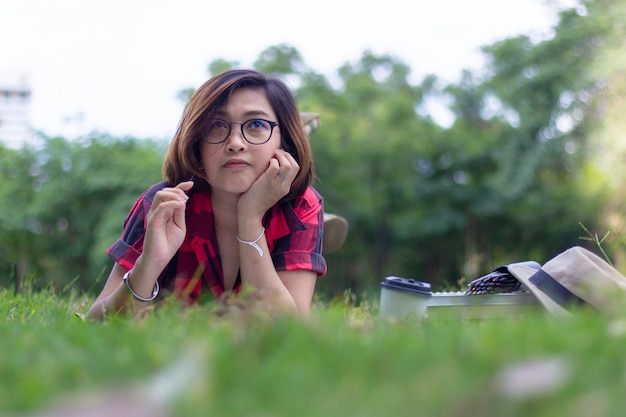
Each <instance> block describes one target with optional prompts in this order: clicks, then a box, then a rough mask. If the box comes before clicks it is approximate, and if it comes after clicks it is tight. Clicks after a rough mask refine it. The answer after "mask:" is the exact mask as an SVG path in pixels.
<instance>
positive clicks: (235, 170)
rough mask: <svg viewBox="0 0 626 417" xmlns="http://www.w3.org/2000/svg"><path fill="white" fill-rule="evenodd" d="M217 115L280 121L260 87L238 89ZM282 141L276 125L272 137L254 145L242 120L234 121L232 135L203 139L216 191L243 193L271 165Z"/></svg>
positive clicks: (230, 118)
mask: <svg viewBox="0 0 626 417" xmlns="http://www.w3.org/2000/svg"><path fill="white" fill-rule="evenodd" d="M215 117H217V118H219V119H222V120H223V121H225V122H227V123H231V122H245V121H247V120H250V119H265V120H269V121H272V122H278V120H277V118H276V114H275V113H274V109H273V108H272V106H271V105H270V103H269V101H268V100H267V97H266V95H265V91H264V90H262V89H260V88H241V89H238V90H236V91H235V92H234V93H233V94H232V95H231V96H230V99H229V101H228V102H227V103H226V106H224V108H223V109H220V110H219V111H218V112H217V113H216V115H215ZM280 144H281V133H280V128H279V127H278V126H276V127H274V129H273V131H272V136H271V137H270V139H269V140H268V141H267V142H265V143H263V144H261V145H253V144H251V143H250V142H248V141H246V140H245V139H244V138H243V136H242V134H241V124H240V123H232V124H231V132H230V136H229V137H228V138H227V139H226V140H225V141H224V142H222V143H218V144H212V143H207V142H205V141H202V142H201V145H200V146H201V147H200V152H201V155H202V166H203V168H204V173H205V176H206V180H207V182H208V183H209V184H210V185H211V189H212V190H213V192H215V191H223V192H227V193H233V194H242V193H244V192H246V191H247V190H248V188H250V186H251V185H252V184H253V183H254V181H256V179H257V178H258V177H259V176H260V175H261V174H262V173H263V172H265V170H266V169H267V168H268V166H269V161H270V159H271V158H272V157H273V156H274V153H275V152H276V150H277V149H278V148H280Z"/></svg>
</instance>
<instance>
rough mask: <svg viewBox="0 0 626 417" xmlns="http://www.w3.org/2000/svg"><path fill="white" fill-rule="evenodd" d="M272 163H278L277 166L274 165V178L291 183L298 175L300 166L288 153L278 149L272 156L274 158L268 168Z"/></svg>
mask: <svg viewBox="0 0 626 417" xmlns="http://www.w3.org/2000/svg"><path fill="white" fill-rule="evenodd" d="M274 161H276V162H278V164H277V165H274V166H275V167H276V168H277V170H276V177H277V178H278V179H280V180H289V181H290V182H291V181H293V179H294V178H295V177H296V175H298V171H299V170H300V166H299V165H298V163H297V162H296V160H295V158H294V157H293V156H292V155H291V154H290V153H289V152H286V151H284V150H282V149H278V150H277V151H276V153H275V154H274V158H272V161H270V166H272V165H273V164H272V162H274Z"/></svg>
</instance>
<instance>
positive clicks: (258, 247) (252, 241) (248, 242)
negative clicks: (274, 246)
mask: <svg viewBox="0 0 626 417" xmlns="http://www.w3.org/2000/svg"><path fill="white" fill-rule="evenodd" d="M264 233H265V227H263V228H262V230H261V234H260V235H259V237H257V238H256V239H254V240H250V241H247V240H241V239H240V238H239V236H235V238H236V239H237V242H239V243H243V244H244V245H248V246H252V247H253V248H254V249H256V251H257V252H259V256H263V249H261V247H260V246H259V245H257V242H258V241H259V240H261V238H262V237H263V234H264Z"/></svg>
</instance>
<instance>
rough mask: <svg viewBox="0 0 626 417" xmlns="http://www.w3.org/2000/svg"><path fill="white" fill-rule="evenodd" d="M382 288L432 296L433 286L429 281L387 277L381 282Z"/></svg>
mask: <svg viewBox="0 0 626 417" xmlns="http://www.w3.org/2000/svg"><path fill="white" fill-rule="evenodd" d="M380 286H381V287H382V288H386V289H388V290H394V291H402V292H406V293H409V294H417V295H426V296H431V295H432V292H431V287H430V283H429V282H423V281H417V280H415V279H413V278H400V277H394V276H390V277H386V278H385V280H384V281H383V282H381V283H380Z"/></svg>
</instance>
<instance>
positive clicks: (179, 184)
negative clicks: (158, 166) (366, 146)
mask: <svg viewBox="0 0 626 417" xmlns="http://www.w3.org/2000/svg"><path fill="white" fill-rule="evenodd" d="M314 175H315V169H314V165H313V160H312V155H311V148H310V145H309V141H308V137H307V134H306V132H305V131H304V128H303V127H302V123H301V120H300V112H299V110H298V108H297V104H296V100H295V97H294V95H293V93H292V92H291V90H290V89H289V88H288V87H287V86H286V84H285V83H284V82H283V81H281V80H280V79H278V78H275V77H267V76H265V75H263V74H262V73H260V72H258V71H254V70H246V69H233V70H228V71H225V72H223V73H221V74H218V75H216V76H215V77H213V78H211V79H210V80H208V81H207V82H206V83H204V84H203V85H202V86H201V87H200V88H199V89H198V90H197V91H196V92H195V93H194V94H193V96H192V97H191V99H190V101H189V102H188V104H187V105H186V107H185V110H184V112H183V115H182V118H181V121H180V123H179V125H178V129H177V131H176V133H175V135H174V138H173V140H172V142H171V143H170V146H169V150H168V152H167V155H166V157H165V160H164V163H163V177H164V181H162V182H160V183H158V184H155V185H153V186H151V187H150V188H148V189H147V190H146V191H145V192H144V193H143V194H142V195H141V196H140V197H139V198H138V199H137V201H136V202H135V204H134V206H133V207H132V209H131V211H130V213H129V214H128V216H127V218H126V220H125V221H124V229H123V232H122V236H121V237H120V239H119V240H117V241H116V242H115V243H113V245H111V247H109V249H107V253H108V255H109V256H110V257H111V258H112V259H113V260H114V261H115V263H114V265H113V268H112V269H111V273H110V275H109V277H108V279H107V281H106V283H105V285H104V288H103V289H102V292H101V293H100V295H99V296H98V297H97V298H96V300H95V301H94V303H93V305H92V306H91V308H90V309H89V312H88V317H90V318H92V319H104V318H106V317H108V316H109V315H112V314H134V315H139V314H141V313H143V312H144V311H145V309H146V307H147V306H149V305H150V304H151V303H153V302H155V301H158V300H161V299H163V298H165V297H166V296H170V297H171V296H173V297H177V298H179V299H181V300H183V301H184V302H187V303H191V304H194V303H197V302H199V301H201V300H205V299H207V297H211V298H210V299H218V300H219V299H223V298H225V297H227V296H230V295H234V296H236V295H237V294H239V293H241V292H242V291H245V292H253V293H254V294H255V297H254V298H255V299H256V300H257V303H260V304H261V305H262V307H263V308H264V309H267V310H269V311H270V312H272V313H284V312H291V313H295V314H298V315H300V316H307V315H308V314H309V311H310V307H311V302H312V298H313V293H314V290H315V284H316V280H317V278H318V277H319V276H321V275H324V274H326V261H325V259H324V257H323V256H322V236H323V227H324V220H323V219H324V213H323V199H322V197H321V196H320V195H319V193H318V192H317V191H316V190H315V189H314V188H313V187H312V186H311V184H312V182H313V180H314Z"/></svg>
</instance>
